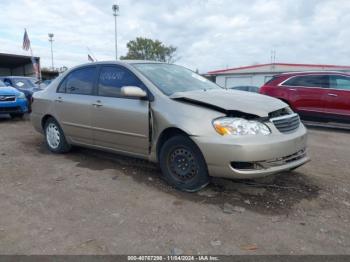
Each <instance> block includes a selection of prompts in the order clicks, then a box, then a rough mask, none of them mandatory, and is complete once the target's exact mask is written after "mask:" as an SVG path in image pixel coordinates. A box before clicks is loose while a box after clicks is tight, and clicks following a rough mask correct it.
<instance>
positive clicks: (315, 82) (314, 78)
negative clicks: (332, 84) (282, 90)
mask: <svg viewBox="0 0 350 262" xmlns="http://www.w3.org/2000/svg"><path fill="white" fill-rule="evenodd" d="M282 85H283V86H300V87H322V88H328V87H329V77H328V76H327V75H308V76H296V77H292V78H290V79H289V80H287V81H286V82H284V83H283V84H282Z"/></svg>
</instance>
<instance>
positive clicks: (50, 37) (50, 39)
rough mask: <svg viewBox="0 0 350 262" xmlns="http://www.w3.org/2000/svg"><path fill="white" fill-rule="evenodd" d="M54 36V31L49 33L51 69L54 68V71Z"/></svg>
mask: <svg viewBox="0 0 350 262" xmlns="http://www.w3.org/2000/svg"><path fill="white" fill-rule="evenodd" d="M53 37H54V34H53V33H49V41H50V43H51V69H52V71H54V66H53V49H52V42H53Z"/></svg>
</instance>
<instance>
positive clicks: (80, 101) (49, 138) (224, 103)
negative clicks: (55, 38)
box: [31, 61, 309, 192]
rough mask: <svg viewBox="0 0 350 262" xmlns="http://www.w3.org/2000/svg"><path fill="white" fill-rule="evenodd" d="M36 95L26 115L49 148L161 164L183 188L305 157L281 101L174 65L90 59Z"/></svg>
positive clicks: (287, 166)
mask: <svg viewBox="0 0 350 262" xmlns="http://www.w3.org/2000/svg"><path fill="white" fill-rule="evenodd" d="M33 97H34V100H33V112H32V116H31V121H32V123H33V125H34V127H35V129H36V130H37V131H39V132H41V133H43V134H44V135H45V141H46V144H47V147H48V148H49V150H51V151H52V152H55V153H64V152H67V151H69V149H70V147H71V145H81V146H88V147H93V148H97V149H102V150H107V151H112V152H116V153H121V154H127V155H131V156H136V157H141V158H144V159H148V160H150V161H153V162H159V164H160V168H161V170H162V173H163V175H164V178H165V179H166V180H167V181H168V182H169V183H170V184H172V185H173V186H175V187H176V188H179V189H181V190H185V191H191V192H193V191H196V190H200V189H201V188H203V187H204V186H206V185H207V184H208V183H209V176H221V177H226V178H244V179H247V178H253V177H261V176H266V175H270V174H274V173H278V172H282V171H285V170H291V169H295V168H297V167H299V166H301V165H303V164H305V163H306V162H308V161H309V157H308V156H307V152H306V150H305V149H306V129H305V127H304V125H303V124H302V123H300V121H299V116H298V115H297V114H295V113H294V112H292V110H291V109H290V108H289V106H288V105H286V104H285V103H283V102H282V101H280V100H278V99H274V98H272V97H267V96H262V95H260V94H256V93H250V92H242V91H235V90H227V89H223V88H221V87H219V86H218V85H216V84H214V83H212V82H211V81H209V80H207V79H205V78H203V77H202V76H200V75H197V74H196V73H194V72H192V71H190V70H188V69H186V68H184V67H181V66H177V65H172V64H168V63H156V62H147V61H142V62H141V61H123V62H115V61H114V62H95V63H88V64H85V65H81V66H78V67H75V68H72V69H71V70H68V71H67V72H65V73H64V74H62V75H61V76H59V78H58V79H57V80H56V81H55V82H54V83H52V84H51V85H49V86H48V87H47V88H46V89H45V90H43V91H41V92H36V93H34V95H33Z"/></svg>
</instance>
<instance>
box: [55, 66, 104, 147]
mask: <svg viewBox="0 0 350 262" xmlns="http://www.w3.org/2000/svg"><path fill="white" fill-rule="evenodd" d="M96 75H97V69H96V67H95V66H88V67H83V68H80V69H77V70H74V71H72V72H71V73H69V75H67V76H66V77H65V79H64V80H63V81H62V82H61V83H60V85H59V87H58V89H57V93H56V94H55V96H56V97H55V103H54V112H55V114H56V118H57V120H58V121H59V123H60V125H61V127H62V128H63V130H64V132H65V134H66V136H69V137H70V138H71V139H72V140H73V141H74V142H77V143H81V144H92V130H91V110H92V104H93V102H94V101H95V98H94V95H93V93H94V85H95V81H96Z"/></svg>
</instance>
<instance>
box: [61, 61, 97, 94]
mask: <svg viewBox="0 0 350 262" xmlns="http://www.w3.org/2000/svg"><path fill="white" fill-rule="evenodd" d="M95 75H96V67H86V68H81V69H77V70H74V71H73V72H71V73H70V74H69V75H68V76H67V77H66V78H65V79H64V80H63V82H62V83H61V84H60V86H59V88H58V90H57V91H58V92H59V93H70V94H77V95H91V94H92V93H93V87H94V80H95Z"/></svg>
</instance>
